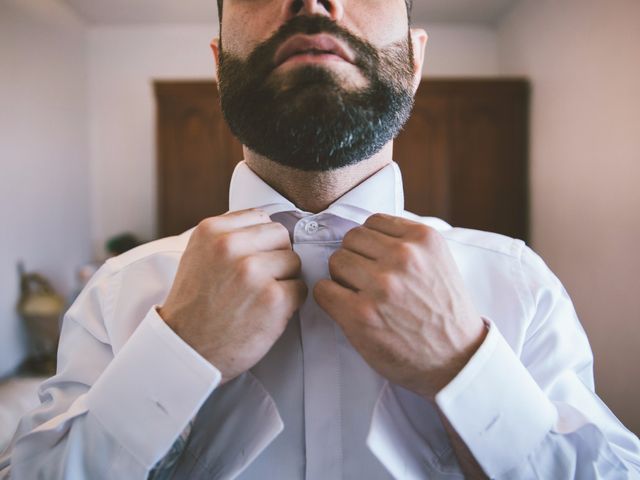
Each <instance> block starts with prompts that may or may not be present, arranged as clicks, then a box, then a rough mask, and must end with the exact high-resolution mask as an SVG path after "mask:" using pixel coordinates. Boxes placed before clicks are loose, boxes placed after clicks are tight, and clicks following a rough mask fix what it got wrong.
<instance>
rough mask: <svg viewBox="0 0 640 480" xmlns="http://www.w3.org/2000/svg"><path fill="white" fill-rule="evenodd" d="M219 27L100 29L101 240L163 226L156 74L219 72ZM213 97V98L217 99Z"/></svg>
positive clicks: (94, 129) (94, 55) (97, 165)
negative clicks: (215, 46) (215, 55)
mask: <svg viewBox="0 0 640 480" xmlns="http://www.w3.org/2000/svg"><path fill="white" fill-rule="evenodd" d="M216 34H217V25H215V24H207V25H192V26H133V27H131V26H126V27H95V28H92V29H91V33H90V41H89V72H90V76H89V78H90V80H89V91H90V115H91V122H90V124H91V135H90V142H91V192H92V222H93V241H94V242H93V243H94V250H95V252H96V254H98V255H100V254H101V253H102V248H103V245H104V243H105V240H106V239H108V238H109V237H110V236H113V235H115V234H119V233H122V232H124V231H131V232H133V233H135V234H137V235H139V236H141V237H142V238H143V239H147V240H150V239H152V238H153V237H154V235H155V230H156V208H155V207H156V150H155V141H156V140H155V136H156V130H155V128H156V123H155V120H156V114H155V99H154V96H153V81H154V80H156V79H164V80H166V79H171V80H177V79H189V80H192V79H198V78H204V79H206V78H213V76H214V67H213V60H212V54H211V50H210V48H209V43H210V41H211V39H212V38H213V37H214V36H215V35H216ZM212 101H213V100H212Z"/></svg>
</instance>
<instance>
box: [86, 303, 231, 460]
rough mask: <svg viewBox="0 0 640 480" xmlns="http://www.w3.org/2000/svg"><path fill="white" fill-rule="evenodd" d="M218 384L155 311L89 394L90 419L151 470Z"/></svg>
mask: <svg viewBox="0 0 640 480" xmlns="http://www.w3.org/2000/svg"><path fill="white" fill-rule="evenodd" d="M220 380H221V374H220V371H219V370H218V369H217V368H215V367H214V366H213V365H212V364H211V363H209V362H208V361H207V360H205V359H204V358H203V357H201V356H200V355H199V354H198V353H197V352H196V351H195V350H194V349H193V348H191V346H189V345H188V344H187V343H186V342H185V341H184V340H182V339H181V338H180V337H179V336H178V335H177V334H176V333H175V332H174V331H173V330H172V329H171V328H170V327H169V326H168V325H167V324H166V323H165V322H164V321H163V320H162V318H161V317H160V315H159V314H158V312H157V311H156V307H155V306H154V307H153V308H151V309H150V310H149V312H148V313H147V315H146V317H145V318H144V320H143V321H142V322H141V323H140V325H139V326H138V328H137V329H136V330H135V332H134V333H133V335H131V337H130V338H129V340H128V341H127V342H126V344H125V345H124V347H123V348H122V349H121V350H120V352H118V353H117V354H116V356H115V358H114V359H113V360H112V362H111V363H110V364H109V366H108V367H107V369H106V370H105V371H104V373H103V374H102V375H101V376H100V378H99V379H98V380H97V381H96V383H95V384H94V385H93V387H92V388H91V390H90V391H89V393H88V395H87V401H88V408H89V413H90V414H93V415H94V416H95V417H96V419H97V420H98V421H99V422H100V423H101V424H102V426H103V427H104V429H105V430H106V431H108V432H109V433H110V434H111V435H112V436H113V437H114V439H115V440H116V441H118V442H119V443H120V444H121V445H122V446H123V447H124V448H126V449H127V450H128V451H129V453H130V454H131V455H133V456H134V457H135V458H136V459H137V460H138V461H139V462H140V463H141V464H142V465H144V466H145V467H147V468H149V469H150V468H151V467H153V465H155V464H156V463H157V462H158V461H159V460H160V459H161V458H162V457H163V456H164V455H165V454H166V453H167V452H168V451H169V449H170V448H171V446H172V445H173V442H174V441H175V440H176V438H178V436H180V433H181V432H182V431H183V430H184V428H185V427H186V426H187V424H188V423H189V421H190V420H191V419H192V418H193V417H194V416H195V415H196V413H197V412H198V410H199V409H200V407H201V406H202V404H203V403H204V402H205V400H206V399H207V398H208V397H209V395H210V394H211V392H212V391H213V390H214V389H215V388H216V387H217V386H218V385H219V383H220Z"/></svg>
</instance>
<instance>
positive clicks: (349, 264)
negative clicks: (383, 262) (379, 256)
mask: <svg viewBox="0 0 640 480" xmlns="http://www.w3.org/2000/svg"><path fill="white" fill-rule="evenodd" d="M375 269H376V265H375V262H374V261H373V260H370V259H368V258H365V257H363V256H362V255H359V254H357V253H354V252H352V251H350V250H345V249H339V250H337V251H336V252H335V253H334V254H333V255H331V257H330V258H329V273H330V274H331V278H332V279H333V280H334V281H336V282H338V283H339V284H340V285H342V286H344V287H347V288H350V289H351V290H354V291H356V292H358V291H360V290H364V289H365V288H366V287H367V285H369V284H370V283H371V277H372V274H373V272H374V271H375Z"/></svg>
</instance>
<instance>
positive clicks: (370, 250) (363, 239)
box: [342, 226, 398, 260]
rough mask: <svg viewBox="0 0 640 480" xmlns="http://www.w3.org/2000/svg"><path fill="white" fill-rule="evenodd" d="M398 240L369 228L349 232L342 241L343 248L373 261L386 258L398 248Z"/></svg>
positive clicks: (357, 228)
mask: <svg viewBox="0 0 640 480" xmlns="http://www.w3.org/2000/svg"><path fill="white" fill-rule="evenodd" d="M397 242H398V239H397V238H396V237H391V236H389V235H387V234H384V233H380V232H378V231H377V230H372V229H370V228H368V227H364V226H363V227H356V228H354V229H352V230H349V232H347V234H346V235H345V236H344V239H343V240H342V248H344V249H346V250H350V251H352V252H355V253H357V254H359V255H362V256H364V257H367V258H369V259H371V260H379V259H383V258H386V257H387V256H388V255H389V252H392V251H393V250H394V249H395V248H396V247H397Z"/></svg>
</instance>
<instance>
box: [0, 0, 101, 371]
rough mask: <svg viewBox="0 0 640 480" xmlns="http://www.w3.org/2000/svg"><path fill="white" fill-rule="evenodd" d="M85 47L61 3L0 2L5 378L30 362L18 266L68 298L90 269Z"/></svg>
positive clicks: (0, 347) (0, 306)
mask: <svg viewBox="0 0 640 480" xmlns="http://www.w3.org/2000/svg"><path fill="white" fill-rule="evenodd" d="M85 48H86V32H85V29H84V27H83V26H82V24H81V22H79V21H78V19H77V18H76V17H75V16H74V14H73V13H72V12H70V11H69V10H68V9H67V8H65V7H63V6H62V5H61V4H59V3H58V2H57V1H56V0H4V1H2V2H1V3H0V67H1V70H0V225H1V227H0V376H3V375H4V374H6V373H7V372H9V371H11V370H12V369H13V368H14V367H15V366H16V365H17V364H18V363H19V362H20V360H21V359H22V358H23V355H24V353H25V350H24V343H23V338H22V331H21V326H20V322H19V319H18V317H17V315H16V314H15V305H16V302H17V299H18V290H19V289H18V277H17V273H16V262H17V261H18V259H23V260H24V261H25V263H26V266H27V269H28V270H37V271H39V272H41V273H44V274H45V275H47V276H49V277H50V278H51V280H52V281H53V283H54V285H55V286H56V287H57V288H58V289H59V290H60V291H61V292H62V293H64V294H65V295H69V294H70V293H71V292H72V290H73V289H74V288H75V270H76V268H77V267H79V266H80V265H82V264H84V263H86V262H87V261H89V260H90V241H89V238H90V223H89V209H88V204H89V190H88V178H89V172H88V161H87V158H88V149H87V144H88V142H87V129H86V122H87V114H86V101H87V95H86V85H87V79H86V62H85V53H86V50H85Z"/></svg>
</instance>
